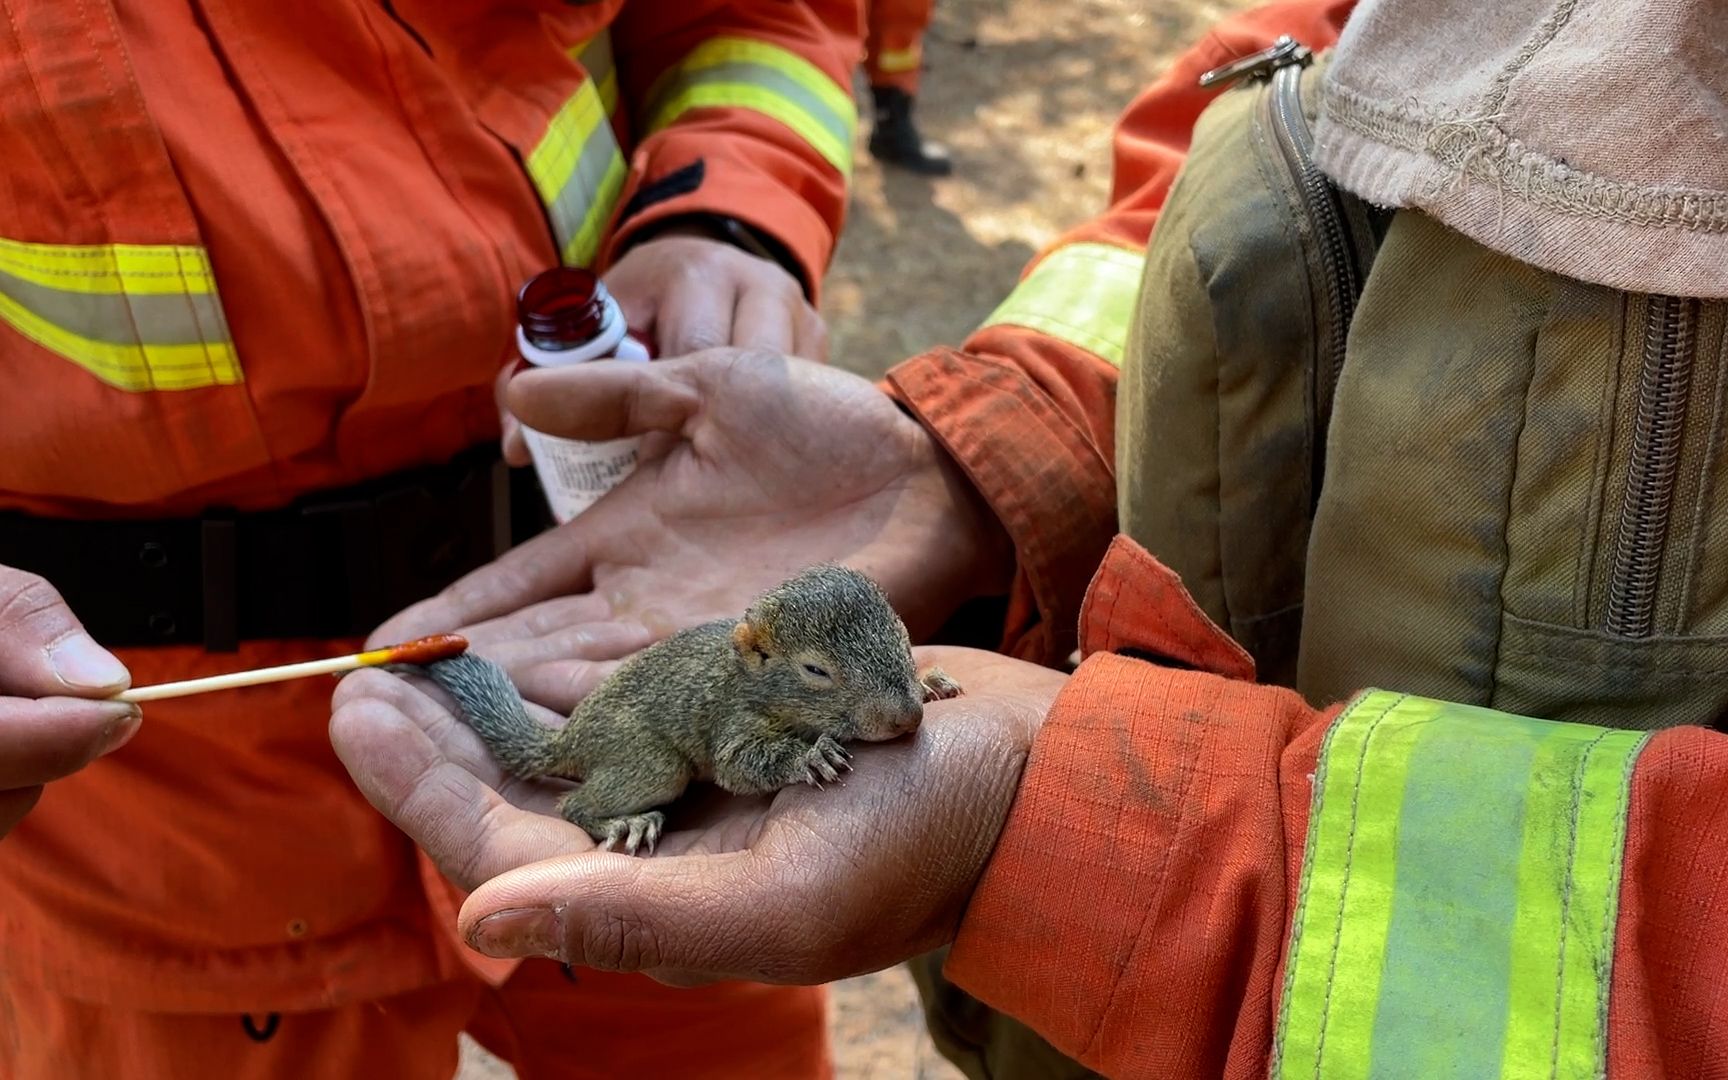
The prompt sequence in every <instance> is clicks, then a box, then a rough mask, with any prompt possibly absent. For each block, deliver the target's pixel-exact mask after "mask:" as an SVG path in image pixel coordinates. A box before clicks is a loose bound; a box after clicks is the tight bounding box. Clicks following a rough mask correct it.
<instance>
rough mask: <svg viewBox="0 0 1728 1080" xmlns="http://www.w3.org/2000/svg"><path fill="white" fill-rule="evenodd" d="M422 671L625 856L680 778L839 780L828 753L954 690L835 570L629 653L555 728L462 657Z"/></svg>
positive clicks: (492, 742)
mask: <svg viewBox="0 0 1728 1080" xmlns="http://www.w3.org/2000/svg"><path fill="white" fill-rule="evenodd" d="M422 670H423V671H424V672H425V673H426V674H427V675H428V676H430V677H431V679H432V680H433V681H434V682H436V683H438V684H439V685H440V686H442V687H443V688H444V689H445V690H446V691H447V692H448V693H449V694H450V696H451V697H453V698H455V699H456V702H457V704H458V706H459V708H460V711H461V714H462V718H463V720H464V721H466V722H467V724H468V725H469V726H470V727H472V728H473V729H474V730H475V731H476V732H477V733H479V735H480V737H481V739H483V740H484V741H485V742H486V745H487V747H488V748H490V749H491V751H492V755H493V757H494V758H496V759H497V761H498V763H499V765H501V766H502V767H503V768H504V769H505V770H506V771H507V772H509V773H511V774H512V775H515V776H521V777H538V776H558V777H567V778H569V779H575V780H581V781H582V783H581V785H580V786H578V787H577V788H575V789H574V790H572V791H571V792H570V793H569V794H568V795H566V796H565V797H564V798H563V799H562V800H561V801H560V803H559V807H558V808H559V811H560V813H562V814H563V816H564V817H565V818H566V819H568V820H569V821H571V822H574V823H575V824H577V825H580V826H581V827H582V828H583V829H585V830H586V831H587V832H588V834H589V835H590V836H592V837H594V839H595V840H597V841H600V842H601V843H602V844H603V845H604V846H606V847H611V846H613V845H616V844H622V846H623V847H624V849H625V850H626V851H629V852H631V853H634V852H635V851H636V849H637V848H638V847H639V846H642V845H646V846H647V848H648V850H650V851H652V850H653V848H654V844H655V842H656V841H657V840H658V839H659V836H660V832H661V830H662V828H663V827H664V824H665V818H664V816H663V815H662V814H661V812H660V811H659V810H658V809H657V808H658V807H661V806H664V805H665V804H667V803H669V802H671V801H672V800H674V799H676V798H677V797H678V796H679V795H680V794H682V793H683V791H684V789H685V787H686V786H688V785H689V783H690V782H691V781H692V780H709V781H712V782H714V783H715V784H717V785H719V786H720V787H722V788H724V789H725V790H727V791H730V792H733V793H735V794H741V795H753V794H765V793H768V792H772V791H778V790H779V789H780V788H783V787H787V786H789V785H792V784H801V783H809V784H817V785H820V784H821V783H822V782H823V781H832V780H837V779H839V776H840V770H842V769H846V768H849V766H848V764H847V759H848V758H849V757H850V755H849V754H848V753H847V752H846V750H845V749H844V748H843V744H845V743H848V742H853V741H866V742H873V741H878V740H883V739H892V738H895V737H896V736H899V735H902V734H905V733H906V732H909V731H911V730H913V729H914V728H916V727H917V726H918V724H919V722H920V720H921V719H922V717H923V711H924V709H923V706H924V702H926V701H930V700H935V699H937V698H947V697H954V696H956V695H958V694H959V692H960V687H959V686H958V684H956V683H955V682H954V681H953V680H952V679H950V678H948V676H947V675H945V674H943V673H942V672H941V670H940V669H936V668H932V669H931V670H930V671H929V672H927V673H926V674H925V675H924V676H923V677H922V678H920V676H919V675H918V672H917V669H916V667H915V665H914V664H913V660H912V646H911V640H910V639H909V638H908V636H907V633H906V627H905V625H904V624H903V623H902V622H901V621H900V618H899V616H897V615H895V613H894V609H893V608H892V606H890V605H889V603H888V598H887V597H886V596H884V595H883V594H882V591H881V590H880V589H879V588H877V586H876V584H875V582H873V581H871V580H870V579H869V578H867V577H865V576H864V575H863V574H860V573H858V572H857V571H854V570H848V569H844V568H842V567H835V566H819V567H814V568H812V569H810V570H806V571H804V572H803V573H801V574H799V575H798V576H796V577H794V578H792V579H791V580H789V581H787V582H785V583H784V584H782V585H780V586H778V587H777V588H775V589H772V590H770V591H769V592H767V593H765V594H764V595H763V596H761V597H759V598H758V599H757V600H756V602H755V603H753V604H751V605H750V608H749V610H748V611H747V612H745V615H744V618H743V619H742V620H741V621H733V620H730V619H722V620H719V621H716V622H710V623H704V624H702V625H701V626H695V627H691V628H690V629H688V630H684V631H681V632H679V633H677V634H674V635H672V636H671V637H669V638H667V639H665V640H664V641H661V642H659V643H657V644H655V645H653V646H650V647H649V648H647V649H644V650H643V651H642V652H640V653H637V654H636V655H635V656H633V657H631V658H630V659H629V660H627V661H626V662H625V663H624V664H623V665H621V666H620V667H619V668H618V670H617V671H616V672H614V673H613V674H612V676H611V678H609V679H607V680H606V681H605V682H604V683H602V684H601V685H600V686H599V687H598V688H596V689H595V691H594V692H593V693H592V694H590V695H589V696H588V697H587V698H586V699H584V700H583V702H582V703H581V704H580V705H578V706H577V707H576V710H575V711H574V712H573V713H571V715H570V721H569V723H568V724H566V725H565V726H564V727H562V728H557V729H554V728H548V727H545V726H543V725H541V724H538V723H536V722H535V721H534V720H533V719H532V718H531V717H529V715H528V713H527V711H526V710H525V709H524V708H523V706H522V700H521V697H520V696H519V695H518V694H517V692H516V688H515V686H514V685H513V684H512V683H511V682H510V679H509V677H508V676H507V675H505V674H504V672H503V671H502V670H501V669H499V668H498V667H497V666H496V665H495V664H493V663H491V662H490V661H488V660H484V659H482V658H480V657H478V656H475V655H474V654H472V653H469V654H465V655H462V656H459V657H456V658H455V659H452V660H444V661H439V662H437V663H434V664H432V665H430V666H428V667H427V668H424V669H422ZM818 673H820V674H818Z"/></svg>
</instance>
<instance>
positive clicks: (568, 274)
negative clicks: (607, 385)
mask: <svg viewBox="0 0 1728 1080" xmlns="http://www.w3.org/2000/svg"><path fill="white" fill-rule="evenodd" d="M516 324H517V325H516V348H517V350H518V351H519V352H521V354H522V359H523V360H525V361H527V362H528V363H529V364H532V365H533V366H535V367H543V368H553V367H566V366H568V365H570V364H582V363H586V362H588V361H589V360H633V361H647V360H648V358H649V352H648V348H647V347H646V346H645V345H643V344H642V343H641V342H640V341H638V340H636V338H634V337H632V336H631V335H630V332H629V328H628V327H627V326H625V323H624V312H623V311H622V310H621V309H620V308H619V307H618V302H617V301H616V300H614V299H612V295H611V294H610V293H608V292H607V291H606V286H605V285H604V284H602V283H601V281H600V279H599V278H598V277H597V276H595V275H594V274H593V273H590V272H589V271H587V270H582V269H579V268H577V267H570V266H562V267H558V268H556V269H552V270H547V271H545V272H543V273H539V274H536V275H535V276H533V277H532V278H529V279H528V283H527V284H525V285H523V286H522V291H521V292H520V293H518V294H517V296H516ZM522 435H523V437H524V438H525V439H526V441H527V443H528V452H529V454H531V455H532V456H533V458H534V471H535V472H536V473H537V474H538V475H539V477H540V486H541V488H543V489H544V490H545V492H546V502H547V504H548V505H549V506H550V507H551V510H552V517H553V519H554V520H556V521H557V522H558V523H559V524H560V525H562V524H563V523H564V522H566V521H569V520H570V519H571V518H573V517H575V516H576V515H577V514H580V513H581V512H582V511H584V510H586V509H588V507H590V506H592V505H593V504H594V503H595V502H596V501H597V500H598V499H599V498H600V496H602V495H604V494H606V492H608V491H610V490H611V489H612V488H613V487H614V486H616V485H617V484H618V482H619V481H621V480H623V479H624V478H625V477H626V476H628V475H630V473H631V471H632V470H633V469H635V468H636V455H637V452H638V450H639V449H640V447H641V444H642V439H641V437H640V436H630V437H629V438H624V439H611V440H608V441H606V442H577V441H575V440H572V439H561V438H557V437H555V436H552V435H546V434H543V433H541V432H538V431H535V430H533V429H532V428H529V427H528V426H527V425H523V428H522Z"/></svg>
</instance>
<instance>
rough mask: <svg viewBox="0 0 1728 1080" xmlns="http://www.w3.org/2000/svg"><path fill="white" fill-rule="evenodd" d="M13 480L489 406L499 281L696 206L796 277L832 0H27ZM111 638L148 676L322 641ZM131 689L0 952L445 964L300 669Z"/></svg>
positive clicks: (7, 394)
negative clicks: (180, 690)
mask: <svg viewBox="0 0 1728 1080" xmlns="http://www.w3.org/2000/svg"><path fill="white" fill-rule="evenodd" d="M5 7H6V11H7V16H8V17H7V18H5V19H0V358H3V360H4V362H3V363H0V446H3V449H4V452H3V453H0V510H21V511H26V512H29V513H33V514H37V515H45V516H56V517H76V518H112V517H170V516H184V515H196V514H198V513H200V512H201V511H203V510H204V509H205V508H207V507H212V506H225V507H231V508H236V509H238V510H241V511H247V510H255V509H264V508H271V507H277V506H281V505H283V504H285V503H287V502H288V501H290V500H292V499H293V498H295V497H297V496H300V495H303V494H306V493H309V492H317V491H322V490H327V489H331V488H336V487H341V486H344V485H347V484H350V483H355V482H358V481H361V480H364V479H368V478H372V477H378V476H381V475H385V474H388V473H391V472H393V471H395V470H400V469H404V468H408V467H412V466H420V465H428V464H436V463H441V462H444V461H446V460H448V459H449V458H450V457H451V456H452V455H454V454H456V453H457V452H459V451H461V450H463V449H465V448H468V447H471V446H474V445H476V444H479V443H484V442H486V441H488V440H492V439H495V438H496V436H497V431H498V418H497V410H496V406H495V405H494V403H493V390H492V385H493V381H494V378H495V376H496V374H497V372H498V370H499V367H500V365H501V364H503V363H504V362H505V361H506V360H507V359H508V358H510V357H511V356H512V344H511V342H512V337H511V334H512V331H513V329H514V325H515V316H514V309H513V300H514V294H515V291H516V289H517V288H518V287H519V285H520V284H521V282H522V281H523V280H525V279H526V278H527V277H528V276H530V275H531V274H533V273H535V272H537V271H539V270H541V269H544V268H545V267H547V266H550V265H554V264H556V263H558V262H559V261H564V262H567V263H576V264H585V265H594V266H599V267H604V266H605V265H607V264H608V262H609V261H610V260H612V259H614V258H615V257H616V256H617V254H618V253H619V251H620V250H621V249H622V248H623V247H624V246H625V245H627V244H628V243H629V242H630V241H631V239H632V237H634V236H637V235H639V234H640V232H641V230H643V229H645V228H648V227H650V226H652V225H653V224H654V223H655V222H657V221H660V220H662V219H664V218H666V217H669V216H673V215H679V214H685V213H689V212H693V211H694V212H707V213H716V214H722V215H726V216H730V217H732V218H735V219H738V220H739V221H742V222H744V223H746V224H748V225H751V226H754V227H757V228H759V229H760V230H762V231H763V232H765V233H766V234H767V235H769V236H771V237H773V238H775V239H777V240H778V241H779V242H780V243H781V244H783V245H784V247H785V248H786V250H787V252H789V253H790V255H791V258H792V261H794V262H795V263H796V265H797V266H798V267H799V268H801V270H802V276H803V278H804V280H805V282H806V284H807V286H809V287H810V288H811V290H812V291H814V288H815V285H816V283H817V282H819V280H820V278H821V276H822V272H823V270H824V268H825V267H826V265H827V262H828V260H829V256H830V254H831V253H832V251H833V247H834V240H835V234H836V231H837V229H838V228H839V225H840V221H841V216H842V210H843V205H844V198H845V187H846V177H847V173H848V170H849V167H850V152H851V144H852V130H853V126H854V123H855V118H854V108H853V104H852V99H851V95H850V92H849V89H848V87H849V83H850V76H851V71H852V68H853V66H854V64H855V63H856V60H857V54H858V51H859V50H858V47H857V35H858V22H859V17H858V12H857V8H856V5H855V4H853V3H850V2H847V0H798V2H778V3H753V4H737V3H723V2H720V0H629V2H625V0H596V2H593V3H577V4H559V3H532V4H529V3H502V2H496V0H396V2H394V3H384V4H379V3H359V2H351V0H309V2H294V3H253V2H242V0H94V2H90V3H80V4H67V3H61V2H59V0H11V2H9V3H7V4H6V5H5ZM332 647H333V646H332V645H331V644H329V643H310V642H292V641H290V642H253V643H247V644H243V645H242V647H241V649H240V651H239V652H238V653H237V654H234V655H229V656H223V657H220V658H215V657H211V656H210V655H208V654H206V653H205V652H204V651H203V650H201V649H198V648H190V647H186V648H182V647H173V648H161V649H150V650H126V651H124V652H123V655H122V658H123V659H124V660H125V661H126V662H127V664H128V665H129V666H130V668H131V671H132V674H133V677H134V680H135V681H138V682H146V681H157V680H163V679H173V678H180V677H184V676H186V675H190V674H193V673H210V672H212V671H214V670H221V669H230V668H235V667H246V666H253V665H258V664H267V663H272V662H278V661H281V660H285V659H290V658H298V657H304V656H307V655H318V654H321V653H324V652H326V651H328V650H329V649H330V648H332ZM221 697H222V699H223V700H217V699H215V698H208V699H189V700H188V701H186V702H170V703H164V704H162V705H161V706H152V707H151V709H150V714H149V721H148V722H147V723H146V724H145V725H144V730H143V732H142V733H141V734H140V735H139V736H138V737H137V739H136V741H135V742H134V743H133V744H132V745H131V746H129V747H128V748H127V751H126V753H124V754H120V755H116V756H114V757H112V758H108V759H104V760H103V761H102V762H99V763H97V764H96V765H95V766H93V767H92V768H90V769H87V770H85V771H84V772H82V773H80V774H79V775H77V776H75V777H72V778H70V779H68V780H66V781H64V782H62V783H57V784H55V785H53V786H52V787H51V788H50V790H49V791H48V792H47V793H46V795H45V796H44V798H43V800H42V802H41V804H40V805H39V807H38V809H37V810H36V812H35V813H33V814H32V815H31V817H30V818H29V820H28V821H26V822H25V823H24V825H23V826H22V827H21V828H19V829H18V830H17V831H16V832H15V833H14V834H13V835H12V836H11V837H9V838H8V840H7V842H6V844H5V845H4V847H3V848H0V971H3V972H4V973H5V974H6V977H8V978H23V979H29V980H31V981H32V982H35V983H37V984H39V985H43V986H46V987H50V988H52V989H54V990H55V991H57V992H60V993H65V994H71V995H76V996H78V997H80V998H83V999H85V1000H89V1001H97V1002H110V1003H123V1004H125V1005H126V1006H127V1007H130V1008H135V1009H145V1010H191V1011H231V1010H232V1009H233V1008H234V1007H235V1003H236V1002H237V1001H245V1002H248V1003H249V1007H251V1008H275V1009H282V1010H289V1009H306V1008H317V1007H320V1006H323V1005H329V1004H333V1003H337V1002H342V1001H352V1000H359V999H367V998H373V997H377V996H379V995H382V994H387V993H392V992H396V991H399V990H403V989H406V988H411V987H416V986H422V985H426V984H427V983H428V982H429V981H432V980H435V979H439V978H444V977H448V976H449V975H450V974H451V972H452V971H453V970H454V969H453V968H452V966H451V965H452V963H453V961H452V960H451V954H450V952H449V950H448V949H445V948H434V947H433V944H432V941H433V937H434V935H431V934H429V933H428V926H429V925H430V924H431V921H432V916H431V915H429V914H428V913H427V910H426V900H425V896H424V893H423V890H422V888H421V884H420V878H419V875H420V871H419V869H418V868H417V866H416V859H415V855H414V853H413V851H412V849H411V847H410V845H408V843H407V842H406V841H405V840H403V839H402V838H401V837H400V835H399V834H396V833H395V832H394V830H393V829H391V828H390V827H389V825H388V824H387V823H386V822H384V821H383V819H381V818H379V817H378V816H377V815H376V814H374V813H373V812H371V811H370V809H369V808H368V807H366V805H365V804H364V802H363V800H361V799H360V797H359V796H358V794H357V793H356V792H355V791H354V790H353V788H352V785H351V784H350V783H349V782H348V780H347V777H346V775H345V774H344V772H343V770H342V769H341V766H340V764H339V763H338V762H337V761H336V759H335V756H334V755H333V753H332V752H331V750H330V748H329V745H328V738H327V736H326V734H325V727H326V723H327V720H328V716H329V687H328V686H327V685H322V684H319V683H317V682H316V681H309V682H305V683H298V684H285V685H283V686H281V687H275V688H260V689H259V690H258V691H256V692H247V693H244V694H241V695H237V696H229V695H222V696H221Z"/></svg>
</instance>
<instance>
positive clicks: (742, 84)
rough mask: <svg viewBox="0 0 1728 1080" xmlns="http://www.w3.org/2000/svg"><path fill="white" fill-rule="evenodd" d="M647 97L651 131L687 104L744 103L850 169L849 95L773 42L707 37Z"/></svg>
mask: <svg viewBox="0 0 1728 1080" xmlns="http://www.w3.org/2000/svg"><path fill="white" fill-rule="evenodd" d="M648 102H649V104H648V110H647V115H648V117H649V120H648V128H647V130H648V132H649V133H650V134H652V133H653V132H656V131H661V130H663V129H665V128H666V127H668V126H670V125H671V124H673V123H676V122H677V120H678V118H679V117H681V116H683V115H684V114H685V113H687V112H689V111H690V110H691V109H704V108H736V109H749V110H751V111H752V112H757V113H761V114H762V115H764V116H766V117H768V118H770V119H772V120H776V121H778V122H780V123H782V124H784V125H786V126H787V127H788V128H791V129H792V131H793V132H794V133H796V134H797V136H798V137H799V138H800V139H803V140H804V141H805V142H806V143H808V144H809V145H810V147H811V148H812V149H814V150H815V151H816V152H817V153H818V154H821V155H822V157H823V158H824V159H826V160H827V161H828V163H829V164H831V165H833V166H834V167H835V168H836V169H838V170H839V171H840V172H841V173H849V172H850V171H851V169H852V135H853V131H854V129H856V127H857V125H858V110H857V106H856V105H855V104H854V103H853V101H852V95H851V94H849V93H847V92H846V90H844V89H843V88H842V87H841V86H840V84H838V83H836V82H835V81H834V80H833V79H831V78H829V77H828V76H827V75H825V74H824V73H823V72H822V69H821V68H818V67H817V66H816V65H814V64H812V63H811V62H810V61H808V60H806V59H804V58H803V57H802V56H799V55H798V54H797V53H794V52H791V51H790V50H787V49H783V48H781V47H780V46H778V45H770V44H768V43H767V42H765V41H757V40H755V39H753V38H741V37H721V38H714V39H711V40H709V41H705V42H703V43H702V44H701V45H699V46H697V47H696V48H695V49H693V50H691V52H690V54H689V55H688V56H686V57H685V58H684V59H683V60H681V61H679V63H678V64H677V65H676V66H675V67H673V68H672V69H671V70H670V71H668V72H667V73H666V74H665V75H662V76H661V77H660V79H659V81H658V82H656V83H655V85H654V87H653V89H652V90H651V91H650V92H649V95H648Z"/></svg>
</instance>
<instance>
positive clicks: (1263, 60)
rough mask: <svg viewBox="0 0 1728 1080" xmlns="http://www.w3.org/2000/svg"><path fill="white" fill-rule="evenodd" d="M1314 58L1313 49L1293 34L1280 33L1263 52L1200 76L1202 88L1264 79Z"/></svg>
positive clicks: (1304, 63)
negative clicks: (1284, 68)
mask: <svg viewBox="0 0 1728 1080" xmlns="http://www.w3.org/2000/svg"><path fill="white" fill-rule="evenodd" d="M1312 59H1314V51H1313V50H1312V49H1310V48H1308V46H1306V45H1304V44H1302V43H1301V42H1299V41H1297V40H1296V39H1295V38H1293V37H1291V36H1290V35H1289V34H1280V35H1279V36H1278V40H1277V41H1274V42H1273V43H1272V44H1271V45H1269V46H1267V47H1266V48H1264V49H1261V50H1260V51H1259V52H1257V53H1249V54H1248V55H1247V56H1244V57H1242V58H1241V59H1239V60H1232V61H1230V62H1229V63H1228V64H1225V65H1224V66H1223V67H1215V68H1213V69H1212V70H1211V71H1208V72H1207V73H1206V74H1204V75H1202V76H1200V85H1201V86H1203V87H1208V88H1210V87H1213V86H1228V85H1229V84H1231V83H1233V82H1236V81H1237V80H1238V79H1264V78H1266V77H1267V76H1269V75H1271V74H1272V73H1273V72H1274V71H1277V70H1278V69H1279V68H1281V67H1289V66H1290V65H1291V64H1303V65H1306V64H1307V63H1308V62H1309V61H1310V60H1312Z"/></svg>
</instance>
